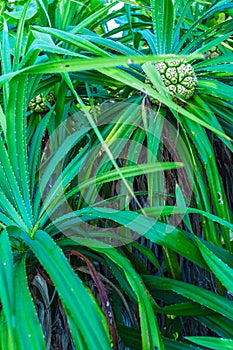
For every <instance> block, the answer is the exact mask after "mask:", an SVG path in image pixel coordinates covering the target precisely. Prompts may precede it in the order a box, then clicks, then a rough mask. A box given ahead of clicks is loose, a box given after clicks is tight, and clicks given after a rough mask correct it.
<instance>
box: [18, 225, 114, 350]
mask: <svg viewBox="0 0 233 350" xmlns="http://www.w3.org/2000/svg"><path fill="white" fill-rule="evenodd" d="M22 239H23V240H24V242H25V243H26V244H27V245H28V246H29V247H30V248H31V249H32V250H33V252H34V254H35V255H36V257H37V258H38V260H39V261H40V263H41V264H42V266H43V267H44V269H45V270H46V271H47V273H48V274H49V275H50V278H51V280H52V281H53V283H54V285H55V287H56V289H57V292H58V294H59V296H60V298H61V300H62V303H63V305H64V308H65V310H66V312H67V313H68V314H69V317H70V319H72V323H71V326H72V330H73V331H74V330H75V329H76V331H77V332H80V334H82V336H83V341H84V344H85V345H86V348H87V349H90V350H102V349H103V348H104V349H106V350H107V349H109V350H110V349H111V347H110V342H109V338H108V334H107V329H106V320H105V319H104V316H103V314H101V313H100V310H99V308H98V306H97V305H96V304H94V303H93V299H92V298H91V297H90V295H89V294H88V292H87V291H86V289H85V287H84V285H83V283H82V282H81V280H80V279H79V278H78V277H77V275H75V273H74V271H73V270H72V268H71V267H70V265H69V264H68V261H67V259H66V258H65V256H64V254H63V252H62V251H61V249H60V248H59V247H58V245H57V244H56V243H55V242H54V241H53V240H52V239H51V238H50V236H49V235H48V234H47V233H46V232H44V231H37V232H36V234H35V236H34V239H31V238H30V237H29V236H28V235H26V234H22ZM74 326H75V327H74ZM74 339H75V337H74ZM76 345H77V346H78V344H76Z"/></svg>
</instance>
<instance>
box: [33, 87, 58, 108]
mask: <svg viewBox="0 0 233 350" xmlns="http://www.w3.org/2000/svg"><path fill="white" fill-rule="evenodd" d="M47 102H48V103H49V104H50V105H51V106H52V105H54V104H55V98H54V92H53V91H50V92H49V93H48V94H47V95H46V96H44V95H43V94H40V95H37V96H36V97H35V98H33V99H31V101H30V102H29V105H28V107H29V109H31V110H32V111H35V112H37V113H44V112H47V111H48V110H49V107H48V105H47Z"/></svg>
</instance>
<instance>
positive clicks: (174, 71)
mask: <svg viewBox="0 0 233 350" xmlns="http://www.w3.org/2000/svg"><path fill="white" fill-rule="evenodd" d="M154 67H155V69H157V71H158V72H159V73H160V76H161V78H162V80H163V83H164V85H165V87H166V89H167V90H168V91H169V93H170V94H171V96H172V99H173V101H174V102H176V103H179V99H178V98H177V96H180V97H181V98H182V99H184V100H188V99H190V98H191V97H192V96H193V94H194V92H195V89H196V86H197V78H196V75H195V72H194V69H193V67H192V66H191V64H189V63H187V61H186V60H184V59H174V60H167V61H164V62H159V63H156V64H154ZM147 82H149V81H148V79H147ZM149 83H150V85H152V87H153V84H152V83H151V82H149ZM152 102H155V103H158V101H153V99H152Z"/></svg>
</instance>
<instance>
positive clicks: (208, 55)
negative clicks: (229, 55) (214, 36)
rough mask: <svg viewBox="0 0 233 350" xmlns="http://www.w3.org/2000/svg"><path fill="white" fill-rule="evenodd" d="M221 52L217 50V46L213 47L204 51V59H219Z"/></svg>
mask: <svg viewBox="0 0 233 350" xmlns="http://www.w3.org/2000/svg"><path fill="white" fill-rule="evenodd" d="M221 54H222V53H221V51H220V50H219V48H218V47H217V46H213V47H212V48H211V49H209V50H208V51H206V53H205V57H206V58H207V59H210V58H215V57H219V56H221Z"/></svg>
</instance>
